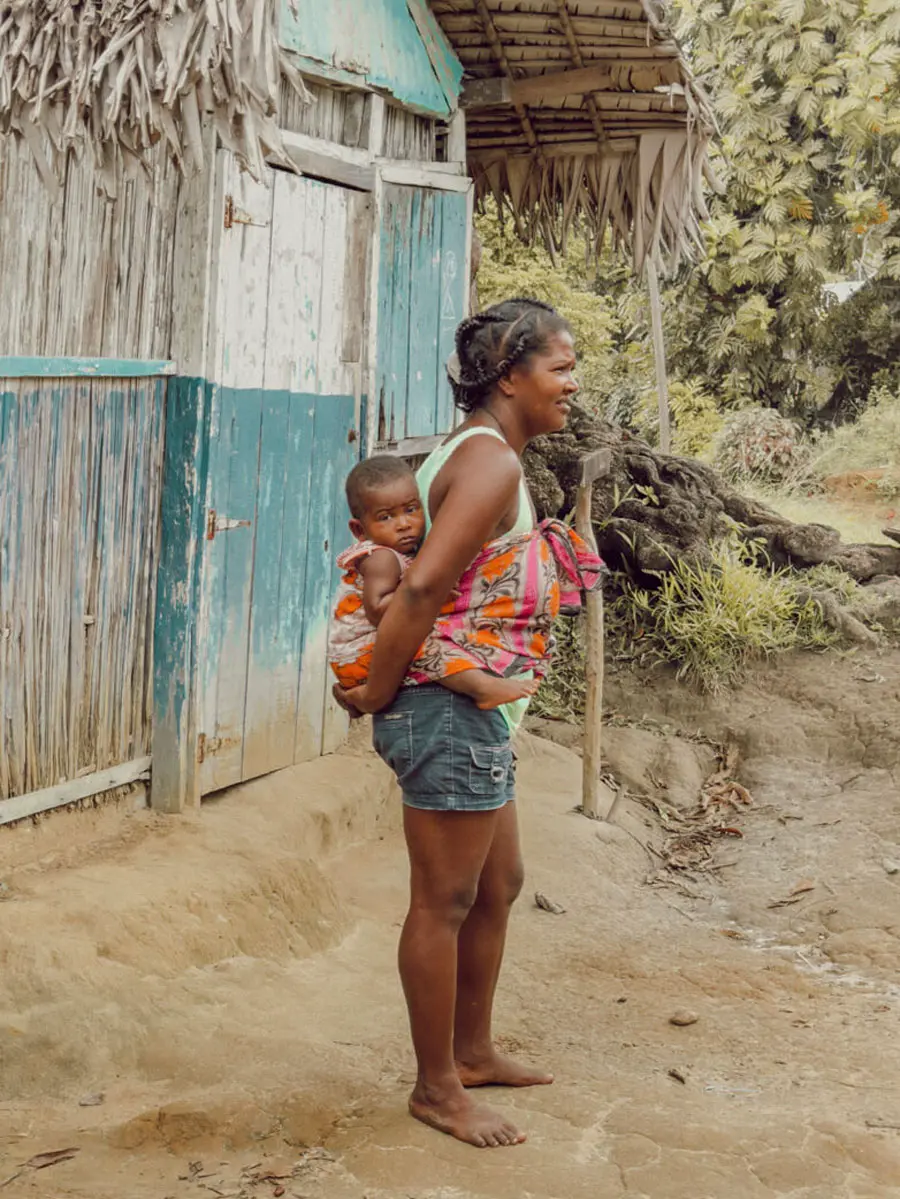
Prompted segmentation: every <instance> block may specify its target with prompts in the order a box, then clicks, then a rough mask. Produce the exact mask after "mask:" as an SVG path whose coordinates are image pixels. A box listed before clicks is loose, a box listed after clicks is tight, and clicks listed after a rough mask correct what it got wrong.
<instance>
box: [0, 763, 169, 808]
mask: <svg viewBox="0 0 900 1199" xmlns="http://www.w3.org/2000/svg"><path fill="white" fill-rule="evenodd" d="M149 777H150V758H136V759H135V760H134V761H133V762H123V763H122V764H121V765H119V766H111V767H110V768H109V769H108V770H98V771H96V772H95V773H93V774H86V775H83V776H82V777H81V778H74V779H69V780H68V782H65V783H58V784H57V785H56V786H55V787H46V788H44V789H43V790H42V791H32V792H30V794H28V795H16V796H14V797H13V798H11V799H2V800H0V824H12V822H13V821H14V820H24V819H26V817H28V816H37V815H38V814H39V813H40V812H49V811H50V810H51V809H52V808H61V807H64V806H65V805H66V804H70V803H77V801H78V800H80V799H90V798H91V796H93V795H102V794H103V792H104V791H113V790H114V789H115V788H116V787H127V786H128V785H129V784H130V783H136V782H138V781H139V780H144V779H147V778H149Z"/></svg>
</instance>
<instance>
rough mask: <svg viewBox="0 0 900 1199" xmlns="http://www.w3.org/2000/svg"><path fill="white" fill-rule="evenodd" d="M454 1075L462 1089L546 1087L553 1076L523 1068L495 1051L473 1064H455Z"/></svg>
mask: <svg viewBox="0 0 900 1199" xmlns="http://www.w3.org/2000/svg"><path fill="white" fill-rule="evenodd" d="M456 1073H457V1075H458V1077H459V1081H460V1082H461V1083H462V1085H463V1086H464V1087H546V1086H548V1085H549V1084H550V1083H551V1082H553V1075H552V1074H548V1073H547V1071H546V1070H537V1069H535V1067H533V1066H524V1065H522V1063H521V1062H517V1061H514V1060H513V1059H512V1058H511V1057H505V1056H504V1055H503V1054H502V1053H497V1052H496V1051H495V1052H493V1053H491V1054H490V1055H489V1056H488V1057H486V1058H482V1059H479V1060H478V1061H473V1062H459V1061H458V1062H457V1063H456Z"/></svg>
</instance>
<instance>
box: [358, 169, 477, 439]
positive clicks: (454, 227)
mask: <svg viewBox="0 0 900 1199" xmlns="http://www.w3.org/2000/svg"><path fill="white" fill-rule="evenodd" d="M467 212H468V204H467V197H466V196H465V195H464V194H462V193H459V192H449V191H448V192H443V191H437V190H434V189H431V188H419V187H405V186H401V185H399V184H386V185H385V188H384V200H383V204H382V221H381V256H380V266H379V279H378V358H377V369H376V375H375V380H376V388H375V393H376V394H375V402H376V404H377V405H378V407H377V412H376V420H375V436H376V439H377V440H378V441H400V440H402V439H403V438H406V437H426V436H428V435H430V434H436V433H446V432H448V431H449V430H450V429H451V428H452V427H453V418H454V410H453V401H452V398H451V395H450V387H449V384H448V383H447V376H446V371H445V363H446V361H447V359H448V358H449V356H450V355H451V353H452V352H453V344H454V341H453V339H454V334H455V331H456V326H457V325H458V324H459V322H460V321H461V320H462V318H463V316H464V315H465V313H466V304H467V299H466V247H467V238H466V231H467Z"/></svg>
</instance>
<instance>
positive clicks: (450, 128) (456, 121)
mask: <svg viewBox="0 0 900 1199" xmlns="http://www.w3.org/2000/svg"><path fill="white" fill-rule="evenodd" d="M465 161H466V114H465V112H464V111H463V110H462V109H461V108H459V109H457V110H456V112H455V113H454V114H453V116H452V117H451V118H450V120H449V122H448V123H447V162H448V163H461V164H463V165H465Z"/></svg>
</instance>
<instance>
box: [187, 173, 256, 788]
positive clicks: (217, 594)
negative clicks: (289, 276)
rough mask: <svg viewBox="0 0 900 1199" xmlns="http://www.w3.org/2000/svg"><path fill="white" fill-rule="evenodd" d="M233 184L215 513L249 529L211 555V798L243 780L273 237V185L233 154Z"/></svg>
mask: <svg viewBox="0 0 900 1199" xmlns="http://www.w3.org/2000/svg"><path fill="white" fill-rule="evenodd" d="M225 179H226V185H225V191H226V194H227V195H230V196H231V197H232V210H233V211H234V212H236V213H237V214H238V216H239V220H238V221H234V222H233V223H232V224H231V227H230V228H223V230H222V233H221V237H222V241H221V246H220V258H219V266H218V271H219V276H218V292H217V294H218V297H219V305H218V313H217V330H216V356H215V358H214V360H213V363H212V367H213V371H214V383H215V385H216V387H217V389H218V391H217V397H218V398H217V400H216V401H214V402H215V403H216V404H217V407H218V414H219V425H218V444H216V438H215V432H214V431H213V434H212V436H213V449H214V451H215V452H214V453H211V454H210V464H209V483H208V497H209V498H208V505H207V506H208V509H209V510H211V511H214V512H215V513H216V515H217V517H218V520H219V523H220V525H221V524H222V522H225V521H237V522H246V523H242V524H239V525H238V526H237V527H232V528H227V529H226V528H222V529H221V531H217V532H216V533H215V536H214V538H213V539H212V540H211V541H209V542H208V543H207V546H206V553H205V555H204V576H205V582H204V593H203V608H202V611H201V617H202V625H201V638H202V642H203V649H204V665H203V667H202V669H201V671H200V678H199V685H200V697H201V698H200V702H201V706H202V715H201V728H200V732H201V733H202V734H204V735H205V737H206V741H207V744H208V745H209V746H210V750H212V749H213V747H214V748H215V752H214V753H213V752H210V753H209V754H208V755H207V756H206V758H205V760H204V762H203V764H202V766H201V770H200V778H201V786H202V789H203V790H204V791H207V790H214V789H217V788H219V787H225V786H229V785H230V784H232V783H236V782H239V781H240V779H241V775H242V761H243V731H244V708H245V698H246V689H247V671H248V654H249V640H250V611H251V603H252V592H253V547H254V539H255V536H256V525H255V520H256V493H257V478H258V470H259V450H260V436H261V421H262V399H263V381H264V373H265V353H266V350H265V346H266V319H267V308H268V294H269V269H270V252H271V232H272V230H271V222H272V190H271V188H270V187H269V186H267V184H268V183H269V180H268V179H266V180H264V181H262V182H260V183H257V182H255V181H254V180H253V179H251V178H250V177H249V176H248V175H246V174H244V173H242V172H241V171H240V170H239V168H238V166H237V164H236V162H235V161H234V159H233V158H232V157H231V156H230V155H229V156H227V157H226V175H225ZM223 207H224V206H223ZM223 217H224V212H223ZM223 224H224V222H223Z"/></svg>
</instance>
